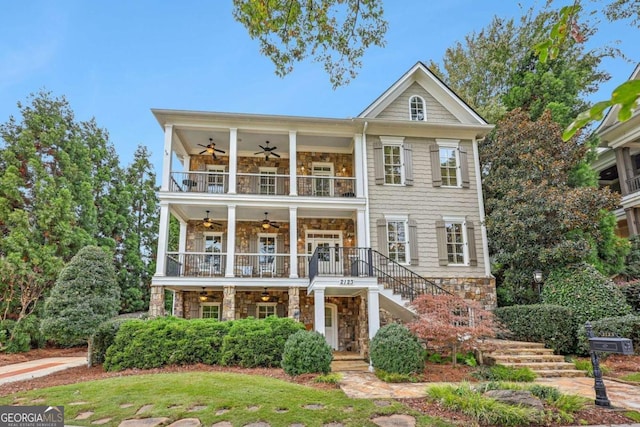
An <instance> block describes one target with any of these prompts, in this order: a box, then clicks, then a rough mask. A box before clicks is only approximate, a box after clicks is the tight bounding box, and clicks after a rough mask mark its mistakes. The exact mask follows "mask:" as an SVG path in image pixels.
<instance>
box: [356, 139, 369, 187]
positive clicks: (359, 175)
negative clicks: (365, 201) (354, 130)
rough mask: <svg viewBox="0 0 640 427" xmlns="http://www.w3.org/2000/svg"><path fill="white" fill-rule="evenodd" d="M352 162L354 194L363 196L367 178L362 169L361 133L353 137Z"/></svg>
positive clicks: (364, 170)
mask: <svg viewBox="0 0 640 427" xmlns="http://www.w3.org/2000/svg"><path fill="white" fill-rule="evenodd" d="M353 142H354V144H353V156H354V158H353V164H354V166H355V169H354V176H355V177H356V196H358V197H364V196H365V193H364V181H365V179H367V177H366V176H365V173H366V169H364V163H365V162H363V159H362V156H363V154H364V153H363V149H362V146H363V144H362V135H360V134H357V135H354V137H353Z"/></svg>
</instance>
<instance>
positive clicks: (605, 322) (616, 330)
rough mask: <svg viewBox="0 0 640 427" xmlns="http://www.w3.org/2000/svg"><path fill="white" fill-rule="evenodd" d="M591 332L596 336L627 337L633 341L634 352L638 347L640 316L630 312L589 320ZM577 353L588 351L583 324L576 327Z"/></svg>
mask: <svg viewBox="0 0 640 427" xmlns="http://www.w3.org/2000/svg"><path fill="white" fill-rule="evenodd" d="M591 327H592V328H593V334H594V335H595V336H596V337H601V336H616V337H622V338H629V339H630V340H631V341H633V347H634V349H635V350H636V352H637V351H638V350H639V349H640V316H634V315H632V314H629V315H626V316H618V317H606V318H604V319H600V320H596V321H593V322H591ZM577 353H578V354H582V355H585V354H588V353H589V342H588V341H587V331H586V329H585V327H584V325H580V326H579V327H578V351H577Z"/></svg>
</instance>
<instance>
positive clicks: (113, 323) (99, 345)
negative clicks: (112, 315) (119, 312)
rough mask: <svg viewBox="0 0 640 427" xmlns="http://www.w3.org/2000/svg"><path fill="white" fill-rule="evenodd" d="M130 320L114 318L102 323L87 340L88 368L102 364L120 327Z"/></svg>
mask: <svg viewBox="0 0 640 427" xmlns="http://www.w3.org/2000/svg"><path fill="white" fill-rule="evenodd" d="M128 320H131V319H126V318H116V319H111V320H107V321H106V322H102V323H101V324H100V325H99V326H98V329H97V330H96V332H95V333H94V334H93V335H91V338H89V366H95V365H100V364H102V363H104V359H105V356H106V354H107V349H108V348H109V347H110V346H111V344H113V343H114V341H115V339H116V334H117V333H118V330H120V326H121V325H122V324H123V323H124V322H126V321H128Z"/></svg>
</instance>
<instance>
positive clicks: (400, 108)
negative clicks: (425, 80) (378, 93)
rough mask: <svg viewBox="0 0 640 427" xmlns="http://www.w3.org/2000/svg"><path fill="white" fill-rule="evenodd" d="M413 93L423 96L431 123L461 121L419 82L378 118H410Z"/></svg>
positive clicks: (428, 119)
mask: <svg viewBox="0 0 640 427" xmlns="http://www.w3.org/2000/svg"><path fill="white" fill-rule="evenodd" d="M413 95H418V96H421V97H422V98H423V99H424V102H425V104H426V112H427V122H431V123H460V120H458V119H456V117H455V116H454V115H453V114H451V113H450V112H449V110H447V109H446V108H445V107H444V106H443V105H442V104H440V103H439V102H438V101H436V99H435V98H434V97H433V96H431V94H430V93H429V92H427V91H426V90H424V88H423V87H422V86H420V85H419V84H418V83H413V84H412V85H411V86H409V88H408V89H407V90H406V91H404V92H403V93H402V94H401V95H400V96H398V97H397V98H396V99H395V100H394V101H393V102H392V103H391V104H389V106H388V107H387V108H385V109H384V110H383V111H382V112H381V113H380V114H378V116H377V118H380V119H391V120H409V119H410V118H409V98H411V97H412V96H413Z"/></svg>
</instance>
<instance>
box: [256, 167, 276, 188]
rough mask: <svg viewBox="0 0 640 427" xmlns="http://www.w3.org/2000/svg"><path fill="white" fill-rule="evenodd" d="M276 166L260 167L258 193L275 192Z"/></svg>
mask: <svg viewBox="0 0 640 427" xmlns="http://www.w3.org/2000/svg"><path fill="white" fill-rule="evenodd" d="M276 172H277V169H276V168H260V194H269V195H274V194H276V176H275V175H276Z"/></svg>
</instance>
